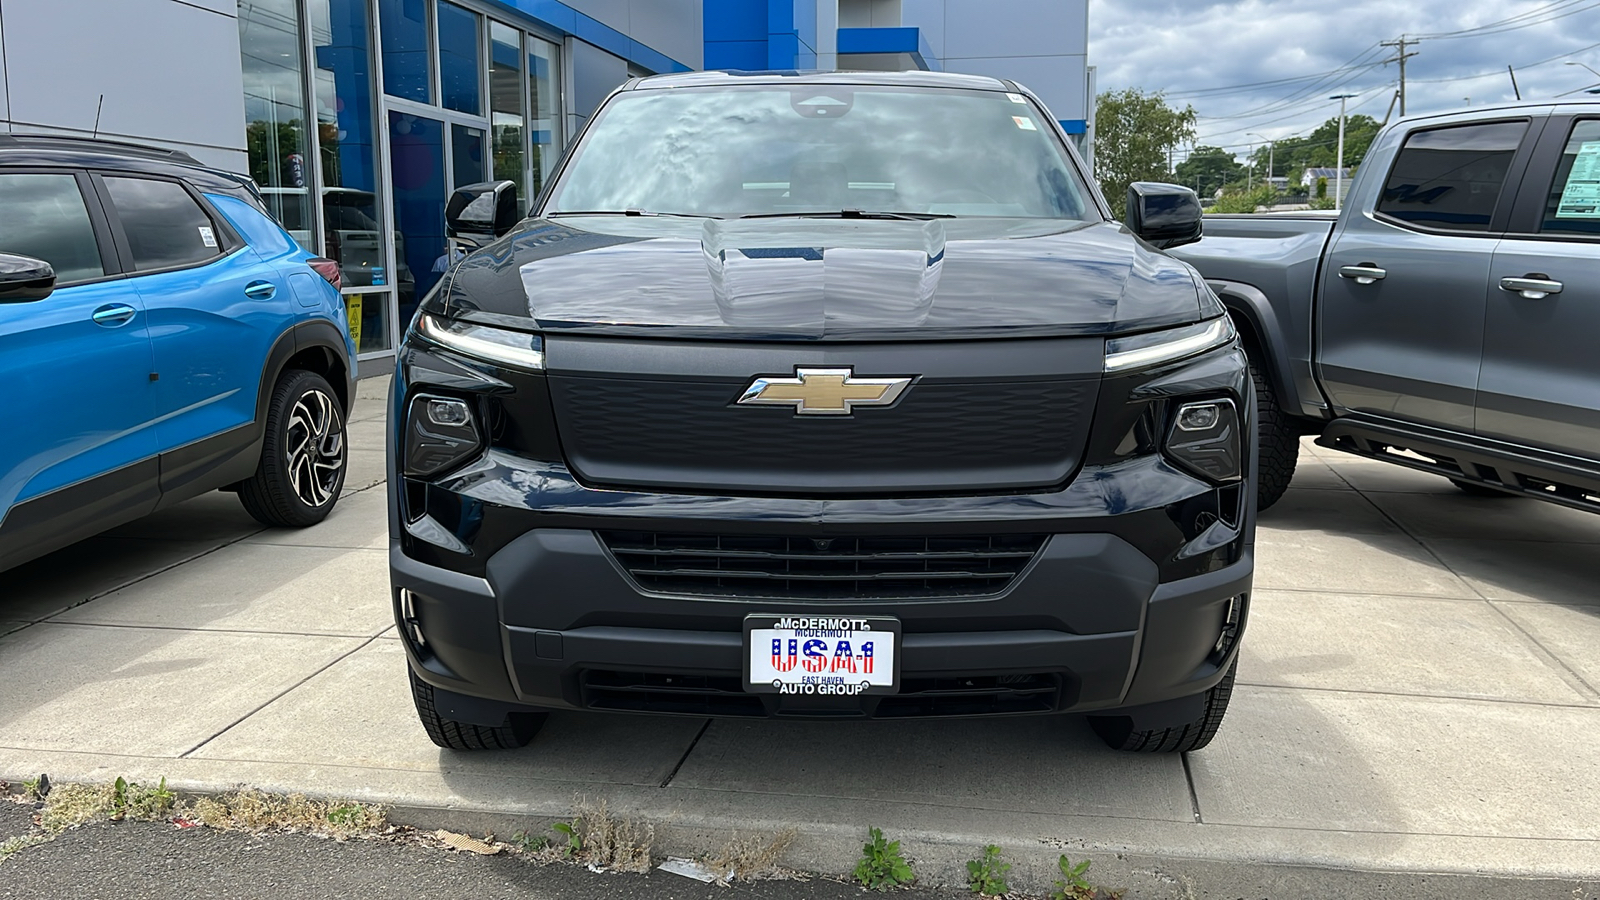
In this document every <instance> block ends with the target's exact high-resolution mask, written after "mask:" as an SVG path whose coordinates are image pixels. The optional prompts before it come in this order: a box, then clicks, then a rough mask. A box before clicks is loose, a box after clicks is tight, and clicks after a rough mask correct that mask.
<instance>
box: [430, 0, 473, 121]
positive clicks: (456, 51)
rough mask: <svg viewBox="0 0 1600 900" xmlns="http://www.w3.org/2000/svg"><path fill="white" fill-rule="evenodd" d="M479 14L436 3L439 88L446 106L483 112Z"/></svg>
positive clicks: (447, 4)
mask: <svg viewBox="0 0 1600 900" xmlns="http://www.w3.org/2000/svg"><path fill="white" fill-rule="evenodd" d="M481 68H482V66H481V65H480V64H479V62H478V14H477V13H475V12H469V11H467V10H464V9H462V8H461V7H459V6H456V5H455V4H452V3H440V4H439V91H440V93H441V94H442V95H443V99H444V105H445V107H446V108H447V109H453V110H455V111H457V112H464V113H471V114H472V115H475V116H478V115H482V114H483V104H482V101H481V99H480V97H479V89H478V78H479V72H480V70H481Z"/></svg>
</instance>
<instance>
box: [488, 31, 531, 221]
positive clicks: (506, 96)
mask: <svg viewBox="0 0 1600 900" xmlns="http://www.w3.org/2000/svg"><path fill="white" fill-rule="evenodd" d="M523 107H524V95H523V91H522V32H520V31H517V30H516V29H515V28H510V27H508V26H505V25H502V24H500V23H499V22H490V23H489V116H490V125H491V126H492V128H493V130H494V138H493V143H494V153H493V156H494V177H495V178H496V179H503V180H507V181H515V182H516V183H517V203H518V206H519V207H520V208H522V209H527V203H528V199H529V198H528V166H527V154H526V153H525V151H524V145H525V144H526V143H527V119H526V117H525V116H524V113H523Z"/></svg>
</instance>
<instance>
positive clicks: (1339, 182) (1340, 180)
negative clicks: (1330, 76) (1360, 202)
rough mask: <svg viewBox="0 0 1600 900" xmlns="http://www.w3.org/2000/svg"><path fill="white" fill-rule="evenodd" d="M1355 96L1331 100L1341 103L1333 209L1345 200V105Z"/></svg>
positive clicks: (1339, 95)
mask: <svg viewBox="0 0 1600 900" xmlns="http://www.w3.org/2000/svg"><path fill="white" fill-rule="evenodd" d="M1354 96H1356V95H1355V94H1334V95H1333V96H1332V97H1329V98H1328V99H1329V100H1337V101H1339V161H1338V163H1336V164H1335V165H1334V168H1333V208H1334V209H1335V210H1337V209H1339V208H1340V207H1341V206H1342V205H1343V202H1344V201H1343V200H1342V199H1341V198H1340V197H1339V194H1340V193H1341V192H1342V191H1343V190H1344V104H1345V101H1346V100H1349V99H1350V98H1351V97H1354Z"/></svg>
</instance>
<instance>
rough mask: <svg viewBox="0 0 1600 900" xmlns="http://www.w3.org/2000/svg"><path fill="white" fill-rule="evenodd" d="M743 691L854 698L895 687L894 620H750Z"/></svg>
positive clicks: (896, 627)
mask: <svg viewBox="0 0 1600 900" xmlns="http://www.w3.org/2000/svg"><path fill="white" fill-rule="evenodd" d="M744 649H745V655H744V658H745V669H744V685H745V690H746V691H749V692H751V693H766V694H804V695H809V696H838V697H858V696H860V695H862V694H892V693H894V692H895V691H897V690H898V689H899V686H900V653H899V651H900V620H898V619H891V618H887V617H884V616H861V617H842V616H779V615H754V616H746V617H745V620H744Z"/></svg>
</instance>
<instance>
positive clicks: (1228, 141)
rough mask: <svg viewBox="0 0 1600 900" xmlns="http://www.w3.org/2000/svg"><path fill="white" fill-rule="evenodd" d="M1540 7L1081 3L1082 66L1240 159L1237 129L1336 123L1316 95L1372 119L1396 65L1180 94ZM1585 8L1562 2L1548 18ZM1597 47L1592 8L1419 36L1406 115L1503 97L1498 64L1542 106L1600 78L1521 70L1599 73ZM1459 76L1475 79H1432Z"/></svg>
mask: <svg viewBox="0 0 1600 900" xmlns="http://www.w3.org/2000/svg"><path fill="white" fill-rule="evenodd" d="M1551 5H1552V4H1551V0H1408V2H1405V3H1395V2H1393V0H1346V2H1343V3H1339V4H1332V5H1329V4H1313V3H1307V2H1305V0H1242V2H1230V0H1094V2H1093V3H1091V4H1090V6H1089V61H1090V63H1092V64H1094V65H1095V66H1097V67H1098V85H1097V87H1098V89H1099V90H1101V91H1107V90H1120V89H1122V88H1129V87H1137V88H1142V89H1144V90H1147V91H1153V90H1164V91H1167V92H1168V93H1170V94H1173V95H1174V96H1173V97H1172V98H1171V99H1172V100H1173V102H1174V103H1176V104H1177V105H1180V106H1181V105H1182V104H1183V103H1190V104H1193V106H1194V108H1195V111H1196V112H1197V113H1199V114H1200V116H1201V117H1202V118H1201V120H1200V122H1199V123H1198V129H1197V130H1198V132H1199V139H1198V141H1199V143H1201V144H1214V145H1219V146H1222V147H1226V148H1228V149H1232V150H1236V151H1240V152H1243V151H1245V150H1246V149H1248V148H1247V147H1246V146H1245V144H1246V142H1259V141H1260V138H1258V137H1250V136H1248V135H1247V132H1252V131H1259V132H1261V133H1262V134H1265V135H1268V136H1270V137H1275V138H1281V137H1287V136H1290V135H1295V134H1305V133H1308V132H1309V131H1310V130H1311V129H1313V128H1315V127H1316V126H1317V125H1320V124H1322V123H1323V122H1325V121H1327V120H1328V119H1329V118H1332V117H1333V116H1336V115H1338V104H1337V103H1336V102H1333V101H1329V100H1327V99H1325V98H1327V97H1328V96H1329V95H1331V94H1337V93H1359V94H1360V96H1359V97H1357V98H1355V99H1353V100H1352V101H1350V102H1351V112H1358V111H1359V112H1361V113H1364V114H1367V115H1370V116H1372V117H1373V118H1375V119H1380V120H1381V119H1382V118H1383V115H1384V110H1385V109H1386V108H1387V107H1388V105H1389V99H1390V96H1391V95H1392V93H1393V90H1394V87H1395V86H1396V82H1397V73H1396V70H1395V67H1394V66H1392V65H1391V66H1382V65H1379V66H1374V67H1372V68H1369V69H1366V70H1364V71H1361V72H1359V73H1346V74H1345V75H1340V76H1336V77H1334V78H1332V79H1329V80H1327V81H1323V82H1314V81H1313V80H1306V81H1297V82H1293V83H1290V84H1279V85H1264V86H1261V87H1257V88H1250V89H1246V90H1242V91H1240V92H1236V93H1229V94H1189V95H1183V94H1181V93H1180V92H1183V91H1194V90H1198V89H1204V88H1213V87H1223V86H1229V85H1242V84H1250V83H1257V82H1263V81H1275V80H1280V79H1285V78H1296V77H1299V76H1304V75H1318V74H1321V73H1324V72H1328V71H1331V70H1334V69H1338V68H1341V67H1343V66H1345V65H1346V64H1348V63H1349V62H1350V61H1351V60H1352V59H1354V58H1356V57H1357V56H1358V55H1360V54H1362V53H1364V52H1365V51H1367V50H1369V49H1371V48H1373V45H1374V44H1375V43H1376V42H1377V41H1387V40H1393V39H1394V38H1397V37H1399V36H1400V35H1401V34H1406V35H1413V36H1414V35H1418V34H1429V33H1441V32H1449V31H1460V30H1463V29H1469V28H1472V27H1474V26H1479V25H1484V24H1487V23H1490V22H1498V21H1500V20H1503V19H1507V18H1511V17H1514V16H1518V15H1521V14H1524V13H1530V12H1533V11H1535V10H1539V9H1541V8H1544V7H1550V6H1551ZM1585 6H1588V4H1586V3H1576V2H1575V3H1571V4H1570V5H1569V6H1563V7H1556V8H1554V9H1552V10H1551V11H1550V12H1549V13H1548V14H1549V15H1558V14H1560V13H1561V12H1564V11H1567V10H1568V9H1571V10H1580V9H1582V8H1583V7H1585ZM1538 18H1545V17H1544V16H1540V17H1538ZM1596 43H1600V8H1597V9H1584V10H1583V11H1580V12H1575V13H1574V14H1573V15H1569V16H1565V17H1563V18H1558V19H1554V20H1552V21H1547V22H1543V23H1541V24H1536V25H1531V26H1529V27H1527V28H1521V29H1518V30H1515V31H1508V32H1504V33H1501V34H1491V35H1485V36H1479V37H1468V38H1461V39H1452V40H1440V39H1435V40H1424V41H1423V42H1422V43H1421V44H1420V45H1419V46H1418V47H1416V48H1408V49H1416V50H1418V51H1419V55H1418V56H1416V57H1413V58H1412V59H1411V60H1410V61H1409V62H1408V63H1407V68H1406V105H1407V112H1408V113H1410V114H1411V115H1418V114H1426V113H1435V112H1446V111H1450V110H1457V109H1461V108H1463V107H1464V106H1465V99H1464V98H1467V97H1471V98H1472V105H1473V106H1484V105H1489V104H1498V103H1508V102H1514V95H1513V93H1512V89H1511V79H1510V78H1509V76H1508V75H1507V74H1506V64H1507V63H1510V64H1512V65H1514V66H1516V67H1517V82H1518V84H1519V85H1520V86H1521V88H1522V96H1523V99H1524V100H1547V99H1550V98H1552V97H1553V96H1554V95H1556V94H1558V93H1561V92H1563V91H1568V90H1573V89H1575V88H1582V87H1584V86H1586V85H1588V84H1592V83H1593V82H1595V81H1600V79H1596V78H1594V77H1593V76H1592V75H1590V74H1589V73H1588V72H1585V71H1583V70H1582V69H1579V68H1577V67H1575V66H1565V65H1562V63H1563V62H1564V61H1565V59H1555V60H1553V61H1550V62H1547V63H1545V64H1543V65H1539V66H1534V67H1531V68H1528V67H1527V66H1528V65H1529V64H1530V63H1535V62H1538V61H1540V60H1545V59H1548V58H1550V57H1555V56H1559V55H1562V54H1573V53H1576V55H1574V56H1568V57H1565V58H1566V59H1573V60H1576V61H1578V62H1585V63H1588V64H1589V65H1592V66H1594V67H1596V68H1600V47H1593V48H1590V49H1587V50H1585V49H1584V48H1586V47H1589V45H1591V44H1596ZM1578 51H1582V52H1578ZM1393 55H1394V53H1393V50H1392V49H1390V50H1385V51H1384V52H1383V53H1382V54H1381V55H1380V54H1379V53H1378V52H1376V51H1374V52H1373V53H1372V54H1370V56H1369V57H1368V60H1364V62H1365V61H1381V60H1383V59H1386V58H1388V57H1390V56H1393ZM1461 76H1481V77H1475V78H1471V79H1467V80H1449V81H1446V80H1444V79H1458V78H1460V77H1461ZM1347 77H1348V78H1349V80H1348V81H1345V80H1344V79H1345V78H1347ZM1341 82H1343V83H1341ZM1291 95H1294V96H1298V97H1299V98H1300V99H1298V100H1294V101H1292V102H1289V103H1286V104H1284V105H1283V108H1280V109H1275V111H1263V112H1262V113H1261V114H1259V115H1254V116H1251V117H1248V118H1221V117H1230V116H1238V115H1239V114H1241V113H1248V112H1250V111H1252V110H1257V109H1260V108H1261V107H1264V106H1266V105H1267V104H1272V103H1276V102H1278V101H1282V100H1284V99H1285V98H1290V97H1291ZM1575 96H1583V95H1582V94H1578V95H1575ZM1396 115H1398V111H1397V112H1396ZM1206 117H1215V118H1206Z"/></svg>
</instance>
